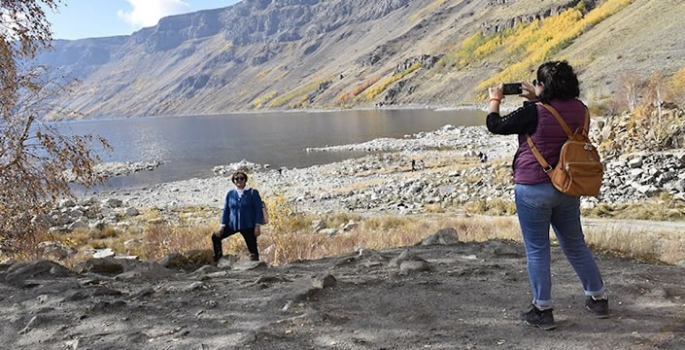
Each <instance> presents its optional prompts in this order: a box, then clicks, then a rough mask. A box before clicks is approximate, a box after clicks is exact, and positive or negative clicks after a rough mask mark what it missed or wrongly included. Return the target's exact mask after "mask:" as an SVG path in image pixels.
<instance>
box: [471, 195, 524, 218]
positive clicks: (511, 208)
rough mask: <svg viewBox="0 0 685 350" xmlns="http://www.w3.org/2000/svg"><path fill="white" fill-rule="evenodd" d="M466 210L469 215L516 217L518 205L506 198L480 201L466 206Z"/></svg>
mask: <svg viewBox="0 0 685 350" xmlns="http://www.w3.org/2000/svg"><path fill="white" fill-rule="evenodd" d="M464 210H465V211H466V213H468V214H485V215H495V216H504V215H514V214H516V204H515V203H514V201H513V200H510V199H504V198H492V199H478V200H474V201H471V202H468V203H466V204H464Z"/></svg>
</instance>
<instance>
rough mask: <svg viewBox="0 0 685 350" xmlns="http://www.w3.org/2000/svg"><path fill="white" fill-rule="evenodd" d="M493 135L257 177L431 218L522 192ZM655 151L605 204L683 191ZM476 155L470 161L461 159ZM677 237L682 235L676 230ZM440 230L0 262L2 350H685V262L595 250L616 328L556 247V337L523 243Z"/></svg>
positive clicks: (448, 132)
mask: <svg viewBox="0 0 685 350" xmlns="http://www.w3.org/2000/svg"><path fill="white" fill-rule="evenodd" d="M483 132H484V130H482V129H478V128H445V129H443V130H439V131H436V132H435V133H430V134H429V135H428V134H427V135H416V137H409V138H407V139H404V140H375V141H373V142H370V143H367V144H362V145H350V146H343V147H363V148H364V149H368V150H371V151H374V152H378V153H374V154H373V155H370V156H368V157H366V158H363V159H358V160H349V161H345V162H341V163H337V164H328V165H322V166H316V167H311V168H307V169H286V170H284V171H283V172H282V173H280V174H279V173H278V171H275V170H271V171H261V172H256V173H254V176H253V178H252V180H251V183H253V184H255V185H256V186H257V187H259V188H260V189H261V190H262V192H263V193H264V194H265V197H267V198H268V196H272V195H275V194H277V193H279V194H282V195H283V196H284V197H286V198H287V199H289V200H291V201H292V202H293V203H295V204H296V205H297V206H298V207H299V208H300V209H301V210H303V211H309V212H312V213H319V214H325V213H327V212H335V211H341V210H342V211H345V210H349V211H355V212H360V213H366V214H369V215H374V214H375V213H394V214H413V215H420V214H421V213H422V212H423V211H425V210H426V207H427V205H430V204H431V203H436V201H440V202H441V203H445V202H447V203H453V204H458V203H459V202H461V201H463V200H467V199H472V198H487V197H488V196H496V195H503V194H504V195H506V194H509V192H507V191H510V188H508V187H510V186H506V185H504V184H502V185H496V184H494V183H491V182H490V180H489V179H491V178H492V179H495V178H498V177H500V176H504V177H506V176H507V171H508V167H509V165H508V162H507V161H506V157H507V156H510V154H511V152H513V141H514V140H513V138H512V137H508V138H506V137H502V138H500V137H495V138H490V139H489V140H490V141H488V142H484V141H480V140H482V136H483ZM417 140H418V141H417ZM421 140H423V141H421ZM429 140H432V141H429ZM480 142H482V143H480ZM445 148H449V149H450V150H448V151H445V150H444V149H445ZM320 151H332V150H320ZM385 152H389V153H385ZM477 152H486V153H488V154H489V155H490V159H489V160H488V162H486V163H480V162H479V161H478V158H477V157H475V155H476V154H477ZM650 157H652V156H651V155H645V156H640V157H633V158H629V159H623V160H616V161H617V162H622V163H621V164H625V168H626V169H629V170H627V172H626V174H624V175H622V174H621V173H620V172H618V171H617V175H616V176H626V178H627V176H632V177H634V178H636V179H637V180H635V182H637V183H638V184H636V185H628V187H620V186H623V184H622V183H623V182H625V181H622V183H619V184H617V186H614V185H610V186H612V187H611V188H612V189H614V190H615V191H616V192H619V191H621V188H623V189H622V191H627V190H626V188H632V189H633V192H631V193H630V194H629V195H627V196H624V197H611V196H606V197H604V198H607V200H609V199H611V198H627V197H630V196H638V195H645V196H646V195H648V194H649V192H645V193H642V192H640V191H639V190H638V188H640V186H638V185H645V184H646V182H645V183H642V184H640V183H639V182H641V181H642V182H644V181H647V180H644V179H643V177H645V176H652V177H653V180H654V186H665V185H668V184H671V185H672V189H673V191H674V194H677V193H680V192H679V191H678V187H677V185H675V184H679V183H680V182H679V181H680V180H681V179H680V178H679V173H682V172H678V171H677V169H679V168H678V167H679V166H680V165H679V164H680V163H679V162H680V159H681V158H679V156H678V155H677V154H675V155H673V156H672V157H671V158H673V159H674V160H673V162H672V163H669V167H673V168H674V169H675V170H674V174H671V175H668V176H665V177H664V176H662V175H663V174H664V173H665V172H663V171H654V170H649V169H654V166H653V164H654V162H652V161H645V160H650V159H652V158H650ZM411 159H422V160H424V161H425V163H426V169H424V170H419V171H415V172H412V171H411V163H410V162H411ZM635 159H640V160H641V161H640V162H638V161H636V160H635ZM669 159H670V158H669ZM465 160H466V161H467V163H468V166H467V167H463V165H459V164H462V163H464V161H465ZM247 165H248V166H249V164H247ZM235 166H246V164H242V165H240V164H238V165H235ZM643 167H647V170H644V169H643ZM650 167H651V168H650ZM229 168H230V167H229ZM615 168H620V167H618V166H617V167H615ZM612 169H613V167H612ZM221 172H222V170H221V169H217V173H221ZM659 176H661V177H659ZM484 179H485V180H484ZM664 179H668V180H664ZM230 186H231V185H230V182H229V179H228V178H227V177H225V176H216V177H213V178H209V179H192V180H188V181H182V182H176V183H169V184H159V185H155V186H152V187H150V188H147V189H128V190H120V191H116V192H107V193H101V194H99V195H98V196H95V197H93V198H85V199H81V200H80V201H77V202H79V203H77V204H74V203H71V204H74V205H76V206H80V208H78V209H74V208H73V206H72V208H71V209H69V213H72V212H76V213H84V215H90V216H93V218H92V219H88V220H121V215H119V214H118V212H117V211H125V212H126V213H124V215H129V214H130V216H131V217H135V216H136V215H134V214H136V213H135V211H136V210H133V209H135V208H147V207H157V208H160V209H162V211H163V212H165V213H166V214H167V215H169V216H172V215H173V213H174V208H178V207H181V206H186V205H194V206H213V207H220V206H221V204H222V203H221V202H222V199H223V196H224V193H225V191H226V190H227V189H228V188H230ZM384 189H385V190H384ZM388 189H390V190H388ZM404 193H409V194H411V195H410V196H403V194H404ZM96 203H99V204H97V205H98V206H100V207H106V208H107V210H106V211H107V213H106V214H105V215H104V218H98V217H97V215H95V214H93V213H92V212H91V211H89V210H90V209H88V208H90V207H91V206H93V207H95V206H96ZM364 203H367V204H364ZM368 203H375V204H374V205H369V204H368ZM71 204H70V205H71ZM595 204H596V203H595V202H592V201H590V202H588V201H585V202H584V205H595ZM63 214H64V213H63ZM445 215H451V214H445ZM67 216H69V215H67ZM206 219H207V220H214V221H216V220H217V218H206ZM68 220H69V218H68V217H67V218H65V221H68ZM84 220H85V219H84ZM84 224H85V223H84ZM641 224H642V225H650V222H648V221H647V222H642V223H641ZM630 225H634V223H630ZM645 227H649V226H645ZM652 227H656V225H652ZM655 229H656V228H655ZM659 229H661V228H659ZM669 229H671V230H681V231H682V230H683V227H682V225H681V224H678V223H677V224H675V225H671V226H669ZM431 233H433V232H427V235H428V234H431ZM433 234H434V235H433V236H431V237H429V238H428V239H426V240H424V242H423V243H424V244H421V245H416V246H412V247H405V248H397V249H391V250H387V251H368V250H365V251H357V252H350V253H349V254H348V255H345V256H337V257H329V258H326V259H321V260H317V261H299V262H294V263H291V264H288V265H286V266H280V267H272V266H266V265H265V264H263V263H258V264H257V263H250V262H239V261H236V258H235V257H231V256H229V257H226V258H225V259H224V260H222V262H221V263H220V264H219V265H218V266H212V265H209V264H207V262H208V261H209V256H208V255H207V253H208V251H205V252H202V251H201V252H195V253H194V254H196V256H195V257H194V258H184V259H181V258H180V257H179V256H178V254H177V255H172V256H169V257H167V258H165V259H163V260H162V261H160V262H140V261H136V260H124V259H114V258H104V259H91V260H89V261H87V262H85V263H83V264H80V265H78V266H76V267H75V268H74V269H72V270H69V269H66V268H64V267H63V266H61V265H58V264H56V263H53V262H45V261H42V262H34V263H27V264H14V265H0V310H2V312H0V328H2V333H1V334H2V338H0V348H1V349H5V348H6V349H71V350H76V349H93V350H96V349H97V350H99V349H168V350H170V349H203V350H204V349H269V350H276V349H378V350H380V349H497V348H501V349H588V348H592V349H683V348H685V299H684V298H685V286H683V283H682V281H683V280H685V269H683V267H682V266H664V265H655V264H646V263H640V262H636V261H628V260H624V259H621V258H617V257H612V256H606V255H599V256H597V259H598V263H599V266H600V268H601V270H602V273H603V275H604V279H605V281H606V284H607V288H608V291H609V296H610V302H611V309H612V317H611V318H609V319H606V320H597V319H594V318H593V317H592V315H590V314H589V313H587V312H586V311H585V310H584V309H583V293H582V289H581V287H580V285H579V282H578V280H577V277H576V276H575V275H574V273H573V270H572V269H571V267H570V266H569V264H568V263H567V262H566V261H565V259H564V257H563V254H562V253H561V252H560V250H559V249H558V248H556V247H555V248H553V270H552V273H553V281H554V290H553V293H554V298H555V301H556V305H555V317H556V320H557V322H558V324H559V328H558V329H557V330H555V331H551V332H544V331H541V330H539V329H535V328H532V327H529V326H526V325H523V324H522V323H521V322H520V321H518V319H517V315H518V312H519V311H522V310H525V309H526V308H527V305H528V303H529V302H530V299H531V296H530V291H529V285H528V278H527V273H526V270H525V254H524V251H523V248H522V246H521V245H520V244H519V243H513V242H482V243H463V242H459V236H460V233H459V232H456V231H455V230H454V229H445V230H441V231H440V232H438V233H433ZM188 254H190V253H188Z"/></svg>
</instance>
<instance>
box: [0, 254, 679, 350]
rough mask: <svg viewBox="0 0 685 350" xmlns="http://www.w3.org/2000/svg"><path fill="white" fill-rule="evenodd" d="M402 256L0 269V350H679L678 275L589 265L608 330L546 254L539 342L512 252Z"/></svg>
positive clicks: (613, 261) (604, 260) (520, 262)
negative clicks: (549, 326) (549, 315)
mask: <svg viewBox="0 0 685 350" xmlns="http://www.w3.org/2000/svg"><path fill="white" fill-rule="evenodd" d="M404 251H405V249H394V250H388V251H383V252H374V251H365V252H363V253H362V254H359V253H354V254H350V255H347V256H342V257H335V258H327V259H322V260H317V261H303V262H298V263H293V264H290V265H288V266H284V267H280V268H273V267H265V266H264V267H260V268H257V269H251V270H247V271H239V270H236V269H233V270H220V269H218V268H216V267H209V266H206V267H204V268H202V269H201V270H200V271H196V272H192V273H184V272H179V271H176V272H169V273H168V274H167V273H161V272H160V271H157V270H154V271H157V272H155V273H147V274H146V273H142V272H140V271H142V270H139V274H137V275H136V274H131V272H129V277H128V278H131V277H130V276H132V275H133V276H134V277H133V279H130V280H129V279H125V278H123V277H122V276H121V275H120V277H117V278H113V275H106V274H99V275H96V274H92V273H88V274H84V275H80V276H77V275H70V276H66V277H55V276H51V275H49V274H48V273H47V272H45V273H43V274H39V275H36V276H34V277H30V278H27V279H22V280H19V281H17V280H13V279H12V274H10V273H9V272H8V270H6V269H5V270H1V271H3V272H0V280H2V281H5V282H0V328H1V329H2V332H1V334H2V338H0V344H2V345H0V348H2V349H72V350H76V349H93V350H100V349H166V350H171V349H179V350H180V349H184V350H185V349H198V350H200V349H203V350H208V349H263V350H284V349H297V350H300V349H346V350H347V349H351V350H356V349H375V350H380V349H417V350H418V349H563V350H570V349H600V350H602V349H673V350H676V349H677V350H681V349H684V348H685V285H684V284H683V281H685V269H683V268H679V267H672V266H656V265H649V264H642V263H636V262H633V261H626V260H623V259H618V258H614V257H609V256H598V263H599V265H600V268H601V269H602V272H603V275H604V278H605V281H606V284H607V288H608V292H609V296H610V302H611V309H612V315H613V317H611V318H609V319H606V320H597V319H594V318H593V317H592V316H591V315H590V314H589V313H587V312H586V311H585V310H584V309H583V293H582V289H581V287H580V284H579V282H578V280H577V277H576V276H575V275H574V273H573V271H572V269H571V267H570V265H569V264H568V263H567V262H566V260H565V259H564V257H563V255H561V253H560V252H559V250H558V249H557V248H554V249H553V276H554V277H553V282H554V287H553V294H554V299H555V302H556V304H555V311H554V312H555V314H554V315H555V318H556V321H557V323H558V325H559V327H558V329H557V330H555V331H550V332H545V331H542V330H539V329H537V328H533V327H530V326H526V325H524V324H522V323H521V322H520V321H518V320H517V315H518V312H519V311H521V310H524V309H526V308H527V306H528V304H529V302H530V299H531V296H530V291H529V285H528V277H527V274H526V271H525V255H524V251H523V248H522V246H521V245H520V244H518V243H502V242H485V243H460V244H456V245H447V246H445V245H440V246H415V247H411V248H407V249H406V251H407V252H408V253H410V254H409V256H405V259H400V260H399V262H398V260H397V258H398V257H399V256H400V255H401V254H402V253H403V252H404ZM412 256H414V257H412ZM393 259H395V260H393ZM422 259H423V260H425V262H421V260H422ZM403 261H404V262H403ZM142 268H143V267H142V266H141V267H139V269H142ZM135 276H137V277H135ZM326 276H328V277H326ZM331 276H332V277H331ZM321 286H324V288H319V287H321Z"/></svg>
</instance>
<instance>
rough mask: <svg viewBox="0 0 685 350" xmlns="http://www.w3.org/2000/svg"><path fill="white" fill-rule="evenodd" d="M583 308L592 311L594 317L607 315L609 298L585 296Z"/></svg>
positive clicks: (605, 316)
mask: <svg viewBox="0 0 685 350" xmlns="http://www.w3.org/2000/svg"><path fill="white" fill-rule="evenodd" d="M585 308H586V309H587V310H588V311H590V312H592V313H593V314H594V315H595V317H596V318H607V317H609V300H608V299H606V298H604V299H594V298H593V297H590V296H588V297H585Z"/></svg>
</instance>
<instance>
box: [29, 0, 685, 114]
mask: <svg viewBox="0 0 685 350" xmlns="http://www.w3.org/2000/svg"><path fill="white" fill-rule="evenodd" d="M607 3H610V4H609V5H611V6H615V7H617V8H618V9H617V10H616V12H615V13H612V14H610V15H608V16H606V18H604V17H602V19H601V20H599V21H596V22H592V23H591V24H588V25H586V26H585V27H584V28H582V32H581V33H579V34H578V35H577V37H573V38H570V39H569V40H567V41H566V42H564V43H563V45H561V46H560V47H559V48H558V49H555V50H554V51H551V52H549V53H548V54H547V56H548V57H545V59H568V60H569V61H571V63H573V64H574V65H576V66H577V67H578V68H579V71H580V72H581V78H582V80H583V82H584V86H583V87H584V91H585V92H586V95H587V96H586V97H588V98H595V97H597V96H600V95H602V96H606V95H611V94H612V93H613V91H615V89H616V80H617V77H618V76H619V75H620V74H622V73H623V72H626V71H634V72H636V74H638V75H642V76H648V75H651V74H652V73H653V72H654V71H656V70H659V71H661V72H662V73H663V75H664V76H669V75H671V74H673V73H674V72H675V71H677V70H679V69H681V68H683V67H684V66H685V55H683V51H685V42H683V41H682V40H680V35H679V34H678V33H683V32H685V22H683V21H680V20H679V19H678V18H677V17H678V16H679V14H680V13H683V12H684V11H685V2H682V1H678V0H660V1H649V0H546V1H538V0H414V1H411V0H244V1H242V2H240V3H238V4H236V5H233V6H230V7H226V8H221V9H216V10H206V11H200V12H196V13H191V14H185V15H178V16H172V17H167V18H163V19H162V20H160V22H159V24H158V25H157V26H154V27H150V28H145V29H142V30H140V31H138V32H135V33H133V34H132V35H130V36H119V37H109V38H94V39H84V40H76V41H63V40H58V41H56V42H55V43H54V45H53V46H54V50H52V51H50V52H45V53H43V54H41V55H40V56H39V57H38V59H37V63H39V64H46V65H49V66H52V67H53V68H54V70H53V74H54V77H62V76H65V77H67V78H77V79H79V80H80V84H79V85H77V86H76V88H75V90H74V92H73V94H71V95H68V96H64V97H62V98H61V100H59V101H57V102H58V103H59V105H61V106H63V107H67V108H69V109H72V110H76V111H78V112H80V113H84V114H85V115H87V116H89V117H93V118H100V117H134V116H149V115H188V114H209V113H227V112H232V111H246V110H265V109H291V108H319V109H320V108H323V109H330V108H354V107H368V106H374V105H379V104H382V105H392V104H402V105H442V106H454V105H456V104H463V103H472V102H474V101H475V100H477V97H478V91H479V90H478V89H476V88H475V87H476V86H477V85H478V84H479V83H481V82H483V81H485V80H486V79H488V78H489V77H491V76H493V75H494V74H497V73H501V72H502V71H503V70H505V69H506V68H507V67H509V66H511V65H513V64H515V63H517V62H519V61H521V60H523V59H527V58H529V57H530V56H531V55H532V54H530V53H529V52H526V51H517V52H513V53H512V52H507V51H506V50H505V49H500V50H498V51H494V52H489V53H486V54H484V55H482V56H480V57H477V58H473V57H472V52H469V53H468V54H466V55H462V56H461V61H462V62H457V61H459V57H460V56H459V54H458V53H459V52H460V51H459V50H460V49H461V50H467V51H468V46H466V45H465V43H466V42H465V41H466V40H467V39H469V38H473V35H474V34H475V33H481V32H482V33H484V34H485V35H493V34H498V33H500V34H501V33H506V31H507V30H512V28H515V27H516V26H520V25H527V24H529V23H531V22H534V21H536V20H543V19H546V18H554V17H555V16H559V15H560V14H561V13H563V12H564V11H566V10H567V9H574V8H576V9H580V11H582V13H583V14H584V15H586V16H590V15H593V16H594V14H597V13H599V12H600V10H601V11H602V12H606V10H605V9H604V7H603V6H604V5H605V4H607ZM605 7H606V6H605ZM593 11H595V12H594V14H593ZM563 31H564V28H560V29H558V30H557V32H563ZM502 38H503V39H502V40H514V38H515V37H506V36H503V37H502ZM455 55H456V56H455ZM455 57H456V58H455ZM538 63H539V62H535V64H538ZM523 78H527V77H521V79H523ZM362 90H365V92H364V94H361V93H360V92H361V91H362ZM370 91H371V92H370ZM50 117H52V118H69V117H65V116H63V115H60V114H57V113H53V114H52V115H51V116H50Z"/></svg>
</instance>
